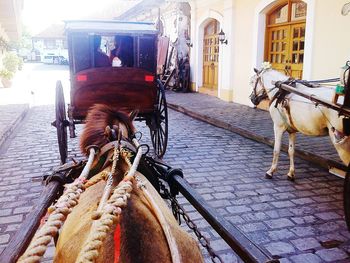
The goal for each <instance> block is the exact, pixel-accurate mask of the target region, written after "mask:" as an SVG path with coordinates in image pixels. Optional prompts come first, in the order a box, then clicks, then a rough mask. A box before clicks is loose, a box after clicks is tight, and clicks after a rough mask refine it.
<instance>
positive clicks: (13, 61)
mask: <svg viewBox="0 0 350 263" xmlns="http://www.w3.org/2000/svg"><path fill="white" fill-rule="evenodd" d="M20 61H21V59H20V58H19V57H18V56H17V55H16V54H14V53H12V52H7V53H6V54H5V56H4V58H3V59H2V64H3V65H4V68H5V69H6V70H7V71H10V72H12V73H15V72H16V71H17V69H18V68H19V66H20V65H21V62H20ZM21 66H22V65H21Z"/></svg>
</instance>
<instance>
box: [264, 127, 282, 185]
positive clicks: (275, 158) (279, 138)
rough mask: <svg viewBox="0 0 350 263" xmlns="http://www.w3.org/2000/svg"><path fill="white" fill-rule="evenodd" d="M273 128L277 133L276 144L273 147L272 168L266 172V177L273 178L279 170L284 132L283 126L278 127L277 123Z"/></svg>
mask: <svg viewBox="0 0 350 263" xmlns="http://www.w3.org/2000/svg"><path fill="white" fill-rule="evenodd" d="M273 130H274V133H275V144H274V147H273V158H272V164H271V168H270V169H269V170H268V171H267V172H266V174H265V177H266V178H268V179H271V178H272V176H273V173H274V172H275V171H276V170H277V163H278V157H279V155H280V151H281V142H282V135H283V132H284V129H283V128H281V127H278V126H276V125H274V126H273Z"/></svg>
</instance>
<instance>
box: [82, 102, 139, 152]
mask: <svg viewBox="0 0 350 263" xmlns="http://www.w3.org/2000/svg"><path fill="white" fill-rule="evenodd" d="M118 123H123V124H124V125H125V126H126V128H127V129H128V132H129V133H134V132H135V127H134V125H133V123H132V118H130V116H129V115H128V114H127V113H125V112H121V111H116V110H114V109H113V108H112V107H109V106H107V105H104V104H95V105H94V106H92V107H91V108H90V109H89V111H88V114H87V117H86V124H85V128H84V130H83V133H82V134H81V137H80V150H81V152H82V153H83V154H85V155H87V154H88V152H87V147H88V146H90V145H96V146H98V147H99V148H101V147H102V146H104V145H105V144H107V143H108V142H109V140H108V138H107V137H106V136H105V129H106V127H107V126H110V127H112V126H113V125H118Z"/></svg>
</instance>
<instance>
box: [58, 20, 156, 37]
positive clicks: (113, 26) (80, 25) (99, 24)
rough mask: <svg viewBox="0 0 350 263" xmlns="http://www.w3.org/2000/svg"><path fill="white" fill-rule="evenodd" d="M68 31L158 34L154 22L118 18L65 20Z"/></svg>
mask: <svg viewBox="0 0 350 263" xmlns="http://www.w3.org/2000/svg"><path fill="white" fill-rule="evenodd" d="M65 23H66V26H65V29H66V32H67V33H79V32H80V33H81V32H85V33H90V34H94V33H95V34H116V33H120V34H123V33H124V34H136V35H137V34H154V35H156V34H158V31H157V29H156V27H155V24H154V23H152V22H128V21H117V20H68V21H65Z"/></svg>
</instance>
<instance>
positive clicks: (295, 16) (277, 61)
mask: <svg viewBox="0 0 350 263" xmlns="http://www.w3.org/2000/svg"><path fill="white" fill-rule="evenodd" d="M306 12H307V4H306V3H305V2H303V1H296V0H288V1H284V2H282V3H280V4H279V5H277V6H274V7H273V8H272V9H271V10H270V11H269V12H268V13H267V16H266V37H265V39H266V45H265V47H266V49H265V60H266V61H269V62H270V63H271V64H272V66H273V68H275V69H277V70H279V71H282V72H284V73H285V74H287V75H289V76H292V77H294V78H299V79H301V78H302V75H303V64H304V47H305V28H306Z"/></svg>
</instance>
